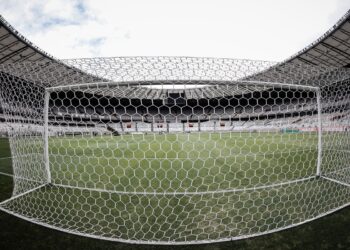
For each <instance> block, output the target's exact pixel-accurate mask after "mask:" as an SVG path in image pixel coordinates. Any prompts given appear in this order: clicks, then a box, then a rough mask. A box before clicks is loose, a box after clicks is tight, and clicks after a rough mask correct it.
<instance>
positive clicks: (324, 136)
mask: <svg viewBox="0 0 350 250" xmlns="http://www.w3.org/2000/svg"><path fill="white" fill-rule="evenodd" d="M0 105H1V107H2V110H3V111H4V116H5V119H6V122H7V126H8V127H9V129H8V131H7V132H8V134H9V137H10V139H9V140H10V146H11V154H12V165H13V173H14V190H13V194H12V197H11V198H10V199H8V200H5V201H3V202H1V203H0V209H1V210H3V211H5V212H8V213H10V214H13V215H15V216H18V217H20V218H23V219H25V220H29V221H31V222H33V223H37V224H40V225H43V226H46V227H50V228H54V229H58V230H61V231H64V232H68V233H72V234H78V235H83V236H88V237H93V238H100V239H106V240H112V241H121V242H130V243H142V244H196V243H210V242H218V241H228V240H235V239H241V238H247V237H253V236H257V235H262V234H266V233H272V232H275V231H279V230H282V229H286V228H290V227H293V226H297V225H300V224H302V223H305V222H308V221H311V220H314V219H316V218H319V217H322V216H324V215H327V214H329V213H331V212H334V211H336V210H338V209H340V208H343V207H345V206H347V205H349V203H350V166H349V161H350V71H349V70H347V69H338V68H323V67H315V66H310V65H306V64H298V63H281V64H276V63H270V62H262V61H249V60H234V59H213V58H182V57H180V58H176V57H133V58H92V59H77V60H66V61H63V62H56V63H53V62H51V63H22V64H4V65H0Z"/></svg>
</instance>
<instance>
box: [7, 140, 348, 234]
mask: <svg viewBox="0 0 350 250" xmlns="http://www.w3.org/2000/svg"><path fill="white" fill-rule="evenodd" d="M1 145H4V144H1ZM1 145H0V146H1ZM257 145H258V146H257ZM316 154H317V135H316V134H313V133H301V134H282V133H215V134H214V133H213V134H209V133H198V134H197V133H192V134H161V135H158V134H157V135H156V134H148V135H123V136H119V137H109V136H105V137H79V136H78V137H77V136H76V137H56V138H53V137H52V138H50V162H51V164H50V167H51V172H52V180H53V183H54V184H55V185H56V186H53V187H45V188H43V189H40V190H37V191H35V192H33V193H32V194H30V195H27V196H23V198H20V199H18V200H16V201H13V202H11V203H10V204H8V208H11V210H12V211H14V212H16V211H17V212H21V213H22V214H26V215H27V216H29V217H30V216H31V217H32V218H35V219H36V220H38V221H40V222H42V223H49V224H54V225H56V226H57V227H62V228H65V229H67V230H72V231H76V232H84V233H87V234H89V233H92V234H95V235H100V236H107V237H115V238H122V239H123V238H128V239H134V240H137V239H141V240H174V239H180V240H207V239H212V238H215V237H237V236H240V235H244V234H248V233H259V232H264V231H266V230H273V229H275V228H278V227H282V226H284V225H288V224H291V223H292V224H295V223H299V222H301V221H303V220H305V219H309V218H313V217H315V216H317V214H318V213H320V212H326V211H327V210H329V209H331V208H332V207H330V205H326V204H331V205H332V206H335V207H336V206H339V205H342V204H341V201H342V200H345V198H344V199H342V197H339V196H337V194H338V193H337V192H339V195H341V194H343V193H344V192H343V190H342V189H341V188H342V187H341V186H339V185H336V184H334V183H330V182H328V181H325V180H316V179H310V180H307V181H305V182H301V183H297V184H289V185H278V183H281V182H288V181H294V180H297V179H300V178H307V177H312V176H314V174H315V170H316ZM4 157H6V156H4ZM3 161H6V159H3ZM7 161H8V160H7ZM5 165H6V164H1V165H0V168H1V169H4V168H5V167H4V166H5ZM227 176H228V177H229V178H228V177H227ZM60 185H61V186H60ZM269 185H270V186H271V185H272V187H267V188H264V189H259V186H269ZM68 186H70V187H68ZM245 188H246V190H244V189H245ZM330 188H333V190H334V191H335V192H336V193H333V194H332V193H325V192H324V190H329V189H330ZM227 189H231V190H237V191H233V192H227V193H222V192H215V191H217V190H227ZM103 190H105V191H103ZM142 191H146V192H149V193H152V192H157V193H158V194H153V195H152V194H147V195H142V194H140V192H142ZM186 191H188V192H193V193H189V194H185V195H184V194H176V193H175V192H186ZM118 192H119V193H118ZM123 192H125V193H123ZM133 192H134V193H133ZM195 192H203V193H201V194H200V195H196V194H194V193H195ZM206 192H209V193H206ZM121 193H122V194H121ZM161 193H163V194H161ZM43 200H44V201H45V202H43ZM316 200H317V202H315V201H316ZM30 203H33V204H36V205H35V206H33V207H28V206H26V205H24V204H30ZM310 205H311V206H310ZM43 211H45V212H43Z"/></svg>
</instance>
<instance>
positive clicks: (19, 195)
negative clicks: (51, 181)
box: [0, 183, 47, 206]
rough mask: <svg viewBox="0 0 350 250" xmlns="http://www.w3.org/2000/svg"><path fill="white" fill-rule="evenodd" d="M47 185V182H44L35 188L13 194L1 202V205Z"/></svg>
mask: <svg viewBox="0 0 350 250" xmlns="http://www.w3.org/2000/svg"><path fill="white" fill-rule="evenodd" d="M46 185H47V184H46V183H44V184H41V185H40V186H37V187H35V188H33V189H30V190H28V191H26V192H23V193H21V194H18V195H15V196H12V197H11V198H9V199H7V200H4V201H2V202H0V206H2V205H4V204H5V203H7V202H9V201H12V200H14V199H17V198H19V197H22V196H24V195H26V194H29V193H31V192H33V191H35V190H38V189H40V188H42V187H45V186H46Z"/></svg>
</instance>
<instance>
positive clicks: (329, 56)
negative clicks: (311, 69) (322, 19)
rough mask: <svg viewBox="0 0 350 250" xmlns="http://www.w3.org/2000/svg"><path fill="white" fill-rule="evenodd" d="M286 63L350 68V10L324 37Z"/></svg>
mask: <svg viewBox="0 0 350 250" xmlns="http://www.w3.org/2000/svg"><path fill="white" fill-rule="evenodd" d="M285 62H303V63H307V64H312V65H317V66H327V67H346V68H349V67H350V10H348V11H347V12H346V14H345V15H344V16H343V17H342V18H340V20H338V22H337V23H336V24H335V25H333V27H332V28H330V29H329V30H328V31H327V32H326V33H325V34H324V35H322V36H321V37H320V38H318V39H317V40H316V41H314V42H313V43H311V44H310V45H309V46H307V47H305V48H304V49H302V50H301V51H299V52H298V53H296V54H295V55H293V56H292V57H290V58H288V59H287V60H286V61H285Z"/></svg>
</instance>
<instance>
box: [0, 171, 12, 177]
mask: <svg viewBox="0 0 350 250" xmlns="http://www.w3.org/2000/svg"><path fill="white" fill-rule="evenodd" d="M0 175H5V176H9V177H13V174H9V173H5V172H0Z"/></svg>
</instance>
